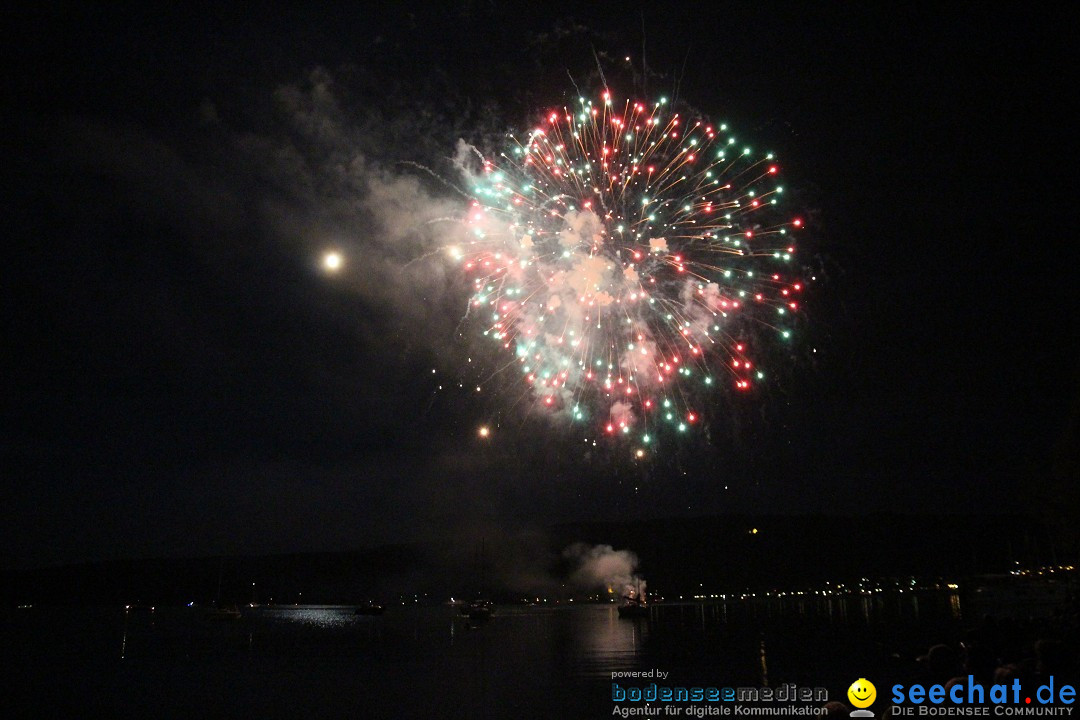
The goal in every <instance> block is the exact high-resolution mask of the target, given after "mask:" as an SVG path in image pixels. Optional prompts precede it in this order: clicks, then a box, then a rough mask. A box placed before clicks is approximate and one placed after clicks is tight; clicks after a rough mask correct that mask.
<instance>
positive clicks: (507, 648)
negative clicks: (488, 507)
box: [0, 592, 962, 720]
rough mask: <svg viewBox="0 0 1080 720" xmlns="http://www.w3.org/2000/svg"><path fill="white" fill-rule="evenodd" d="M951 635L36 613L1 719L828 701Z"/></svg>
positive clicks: (935, 628) (933, 612)
mask: <svg viewBox="0 0 1080 720" xmlns="http://www.w3.org/2000/svg"><path fill="white" fill-rule="evenodd" d="M961 623H962V617H961V614H960V605H959V601H958V599H957V598H956V596H955V595H949V594H946V593H944V592H941V593H938V592H925V593H908V594H879V595H875V596H871V597H865V598H863V597H833V598H818V597H812V598H794V597H787V598H782V599H781V598H769V599H765V598H749V599H745V600H733V601H728V602H720V601H716V602H710V603H695V604H666V605H662V606H656V607H654V608H653V609H652V616H651V617H650V618H648V619H640V620H621V619H619V617H618V614H617V612H616V608H615V607H614V606H613V605H578V606H537V607H525V606H502V607H499V608H498V610H497V612H496V615H495V617H494V618H493V619H492V620H491V621H490V622H488V623H486V624H484V625H482V626H478V627H472V626H470V624H469V622H468V621H467V620H466V619H464V618H462V617H460V616H459V615H458V614H457V613H456V611H455V609H454V608H451V607H447V606H405V607H389V608H387V610H386V613H385V614H384V615H383V616H381V617H366V616H356V615H353V614H352V608H351V607H347V608H346V607H327V606H300V607H293V606H279V607H261V608H254V609H251V610H246V611H245V616H244V617H243V618H242V619H240V620H237V621H211V620H207V619H206V618H205V616H204V615H203V613H202V611H200V610H198V609H195V608H157V609H156V610H155V611H154V612H152V613H151V612H149V611H139V612H130V613H128V612H125V611H124V610H123V609H122V608H83V607H71V608H54V607H42V608H30V609H20V610H14V611H7V612H6V614H5V616H4V626H5V633H4V634H5V635H6V636H7V637H6V641H5V642H4V647H3V650H2V651H0V653H2V655H0V657H2V659H3V663H4V667H5V668H6V670H5V674H6V676H7V678H8V680H9V681H10V682H11V683H12V685H11V687H10V689H9V690H8V691H7V692H6V693H4V694H5V695H6V700H5V701H4V704H6V703H7V702H8V701H13V703H14V707H15V708H16V709H17V712H16V713H15V714H14V715H9V714H8V713H5V716H14V717H91V716H93V717H148V718H149V717H185V718H201V717H238V718H241V717H242V718H249V717H250V718H279V717H280V718H289V717H297V718H299V717H304V718H308V717H310V718H337V717H342V718H346V717H347V718H484V719H487V718H490V719H492V720H495V719H499V718H541V717H545V718H549V717H555V718H607V717H611V712H612V708H613V705H612V702H611V682H612V675H611V674H612V672H614V671H621V670H647V669H650V668H659V669H661V670H664V671H666V672H669V673H671V675H670V678H669V680H668V681H667V682H668V683H669V684H671V685H687V686H690V685H704V686H717V687H723V686H752V687H760V686H763V685H770V686H773V687H775V686H777V685H779V684H780V683H786V682H794V683H797V684H799V685H804V686H821V687H826V688H827V689H828V691H829V695H830V697H831V698H837V699H841V698H843V696H844V692H845V691H846V688H847V686H848V685H849V684H850V683H851V682H852V681H853V680H855V679H856V678H859V677H868V678H872V679H875V682H876V679H877V678H887V677H894V676H897V675H902V674H904V673H906V672H908V671H909V670H910V663H911V660H912V658H914V657H915V656H916V655H918V654H919V653H922V652H925V650H926V649H927V647H928V646H929V645H930V644H932V643H934V642H939V641H951V640H954V639H955V636H956V634H957V633H958V632H959V629H960V626H961ZM625 682H631V683H637V684H644V683H645V682H646V681H633V680H631V681H625ZM878 687H879V688H881V687H882V684H881V683H880V682H879V683H878Z"/></svg>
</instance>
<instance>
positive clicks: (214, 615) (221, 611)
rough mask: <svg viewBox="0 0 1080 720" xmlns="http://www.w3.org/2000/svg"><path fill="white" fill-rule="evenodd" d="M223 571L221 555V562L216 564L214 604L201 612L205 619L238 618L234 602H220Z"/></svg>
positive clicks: (223, 559)
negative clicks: (227, 603) (216, 575)
mask: <svg viewBox="0 0 1080 720" xmlns="http://www.w3.org/2000/svg"><path fill="white" fill-rule="evenodd" d="M224 573H225V557H224V556H222V558H221V562H220V563H219V564H218V578H217V594H216V596H215V597H214V606H213V607H211V608H207V609H206V611H205V612H204V613H203V617H204V618H206V619H207V620H239V619H240V609H239V608H238V607H236V605H235V604H232V605H224V606H223V605H222V604H221V578H222V576H223V575H224Z"/></svg>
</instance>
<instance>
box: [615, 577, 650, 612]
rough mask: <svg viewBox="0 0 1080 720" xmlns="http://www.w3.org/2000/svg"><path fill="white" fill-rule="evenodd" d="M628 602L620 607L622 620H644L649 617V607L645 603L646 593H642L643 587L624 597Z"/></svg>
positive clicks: (630, 591)
mask: <svg viewBox="0 0 1080 720" xmlns="http://www.w3.org/2000/svg"><path fill="white" fill-rule="evenodd" d="M623 599H624V600H625V601H626V602H624V603H623V604H622V605H620V606H619V617H620V618H643V617H649V605H648V603H647V602H646V601H645V593H644V592H642V591H641V585H640V584H638V585H636V586H635V587H632V588H630V590H629V591H628V592H627V593H626V594H625V595H623Z"/></svg>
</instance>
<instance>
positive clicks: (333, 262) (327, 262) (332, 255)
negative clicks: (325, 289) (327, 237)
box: [322, 252, 341, 272]
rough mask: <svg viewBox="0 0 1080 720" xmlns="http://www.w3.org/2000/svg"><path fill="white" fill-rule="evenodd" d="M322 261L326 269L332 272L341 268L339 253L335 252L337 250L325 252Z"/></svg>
mask: <svg viewBox="0 0 1080 720" xmlns="http://www.w3.org/2000/svg"><path fill="white" fill-rule="evenodd" d="M322 263H323V267H324V268H326V269H327V270H329V271H330V272H334V271H336V270H339V269H341V253H337V252H328V253H326V254H325V255H323V260H322Z"/></svg>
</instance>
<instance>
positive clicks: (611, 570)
mask: <svg viewBox="0 0 1080 720" xmlns="http://www.w3.org/2000/svg"><path fill="white" fill-rule="evenodd" d="M563 557H564V558H566V559H567V560H570V561H572V562H574V563H576V567H575V569H574V570H573V572H571V574H570V582H572V583H573V584H575V585H577V586H578V587H580V588H581V589H582V590H595V589H603V590H607V591H610V592H612V593H618V594H619V595H620V596H625V595H630V594H636V595H642V594H644V593H645V579H644V578H643V577H641V575H639V574H638V571H637V570H638V557H637V555H635V554H634V553H633V552H631V551H630V550H616V549H615V548H613V547H612V546H610V545H592V546H590V545H588V544H587V543H574V544H573V545H571V546H570V547H568V548H566V549H565V550H564V551H563Z"/></svg>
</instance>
